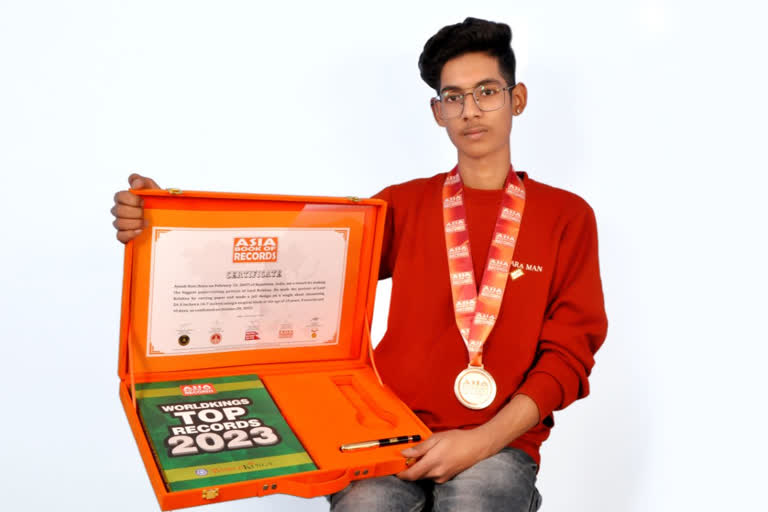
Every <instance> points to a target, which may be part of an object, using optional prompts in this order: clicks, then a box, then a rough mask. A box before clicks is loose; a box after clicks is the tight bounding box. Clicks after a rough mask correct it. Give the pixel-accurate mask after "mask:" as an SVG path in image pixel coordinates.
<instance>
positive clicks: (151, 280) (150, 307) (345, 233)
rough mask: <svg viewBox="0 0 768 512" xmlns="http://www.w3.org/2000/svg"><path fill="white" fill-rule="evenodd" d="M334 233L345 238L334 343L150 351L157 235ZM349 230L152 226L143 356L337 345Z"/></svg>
mask: <svg viewBox="0 0 768 512" xmlns="http://www.w3.org/2000/svg"><path fill="white" fill-rule="evenodd" d="M256 230H258V231H270V230H271V231H334V232H337V233H340V234H341V235H342V237H343V238H344V261H343V264H342V269H341V290H340V293H339V304H338V305H337V311H338V315H337V319H336V333H335V336H334V337H335V341H334V342H333V343H328V342H319V343H317V342H315V343H306V342H290V341H285V342H279V341H278V342H269V343H265V344H262V345H260V346H258V345H249V346H243V347H221V348H215V347H213V349H206V350H199V351H194V352H186V353H184V352H180V353H168V352H160V351H153V350H152V342H151V340H150V339H149V333H150V331H151V330H152V310H153V309H154V308H153V306H154V293H155V282H154V281H155V258H156V256H157V251H156V247H155V245H156V243H157V240H158V239H159V238H160V235H161V234H163V233H168V232H170V231H239V232H243V231H256ZM350 231H351V228H349V227H346V228H345V227H336V226H328V227H262V226H259V227H238V228H206V227H166V226H153V227H152V238H151V241H152V247H151V252H152V257H151V262H152V263H151V265H150V268H149V296H148V303H147V332H146V333H145V335H144V339H145V340H146V356H147V357H178V356H191V355H215V354H220V353H224V352H241V351H249V350H268V349H276V348H293V347H297V348H298V347H322V346H334V345H338V344H339V337H340V335H341V332H340V330H341V318H342V316H343V314H344V310H343V305H344V293H345V283H346V279H347V261H348V260H349V235H350Z"/></svg>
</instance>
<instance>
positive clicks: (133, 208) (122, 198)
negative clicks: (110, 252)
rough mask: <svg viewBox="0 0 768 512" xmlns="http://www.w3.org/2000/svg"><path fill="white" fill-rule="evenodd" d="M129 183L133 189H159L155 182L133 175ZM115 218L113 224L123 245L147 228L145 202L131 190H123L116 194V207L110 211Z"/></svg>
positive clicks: (129, 177)
mask: <svg viewBox="0 0 768 512" xmlns="http://www.w3.org/2000/svg"><path fill="white" fill-rule="evenodd" d="M128 183H129V184H130V186H131V188H133V189H159V188H160V186H158V184H157V183H155V180H153V179H151V178H147V177H145V176H141V175H139V174H131V175H130V176H128ZM110 211H111V213H112V215H114V216H115V221H114V222H113V223H112V225H113V226H115V229H116V230H117V239H118V240H120V241H121V242H123V243H126V242H128V241H129V240H133V239H134V238H136V236H138V234H139V233H141V230H142V229H144V227H146V221H145V220H144V201H143V200H142V199H141V198H140V197H139V196H137V195H135V194H133V193H131V192H130V191H129V190H121V191H120V192H118V193H117V194H115V206H113V207H112V210H110Z"/></svg>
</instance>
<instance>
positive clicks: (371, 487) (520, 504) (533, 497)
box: [328, 448, 541, 512]
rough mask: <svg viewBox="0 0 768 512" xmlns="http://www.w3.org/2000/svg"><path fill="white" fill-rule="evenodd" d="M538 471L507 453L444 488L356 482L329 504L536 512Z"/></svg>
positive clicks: (388, 480)
mask: <svg viewBox="0 0 768 512" xmlns="http://www.w3.org/2000/svg"><path fill="white" fill-rule="evenodd" d="M537 469H538V468H537V466H536V463H535V462H534V461H533V459H531V457H530V456H529V455H528V454H527V453H525V452H524V451H522V450H518V449H516V448H504V449H503V450H502V451H500V452H499V453H497V454H496V455H494V456H493V457H489V458H487V459H484V460H481V461H480V462H478V463H477V464H475V465H474V466H472V467H470V468H468V469H466V470H464V471H462V472H461V473H459V474H458V475H456V476H455V477H453V479H451V480H449V481H447V482H445V483H443V484H436V483H434V482H433V481H431V480H419V481H415V482H411V481H407V480H400V479H399V478H397V477H396V476H383V477H378V478H369V479H366V480H355V481H354V482H352V483H351V484H349V485H348V486H347V487H345V488H344V489H342V490H341V491H339V492H337V493H336V494H332V495H331V496H329V497H328V499H329V500H330V502H331V511H332V512H359V511H365V512H416V511H421V510H426V511H429V510H432V511H434V512H467V511H472V512H490V511H497V510H498V511H502V510H503V511H509V512H535V511H536V510H538V509H539V507H540V506H541V495H540V494H539V491H538V490H537V489H536V470H537Z"/></svg>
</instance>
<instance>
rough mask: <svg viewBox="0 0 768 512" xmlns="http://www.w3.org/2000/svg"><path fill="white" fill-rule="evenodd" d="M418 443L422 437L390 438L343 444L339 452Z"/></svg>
mask: <svg viewBox="0 0 768 512" xmlns="http://www.w3.org/2000/svg"><path fill="white" fill-rule="evenodd" d="M417 441H421V436H420V435H418V434H416V435H415V436H400V437H390V438H387V439H376V440H373V441H362V442H360V443H350V444H343V445H341V446H340V447H339V450H341V451H343V452H351V451H354V450H362V449H364V448H379V447H382V446H392V445H393V444H405V443H415V442H417Z"/></svg>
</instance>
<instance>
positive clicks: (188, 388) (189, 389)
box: [181, 384, 216, 396]
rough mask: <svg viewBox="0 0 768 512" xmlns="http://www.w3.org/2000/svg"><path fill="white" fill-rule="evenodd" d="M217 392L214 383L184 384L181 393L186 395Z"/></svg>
mask: <svg viewBox="0 0 768 512" xmlns="http://www.w3.org/2000/svg"><path fill="white" fill-rule="evenodd" d="M214 393H216V388H215V387H213V384H183V385H182V386H181V394H182V395H184V396H196V395H212V394H214Z"/></svg>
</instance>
